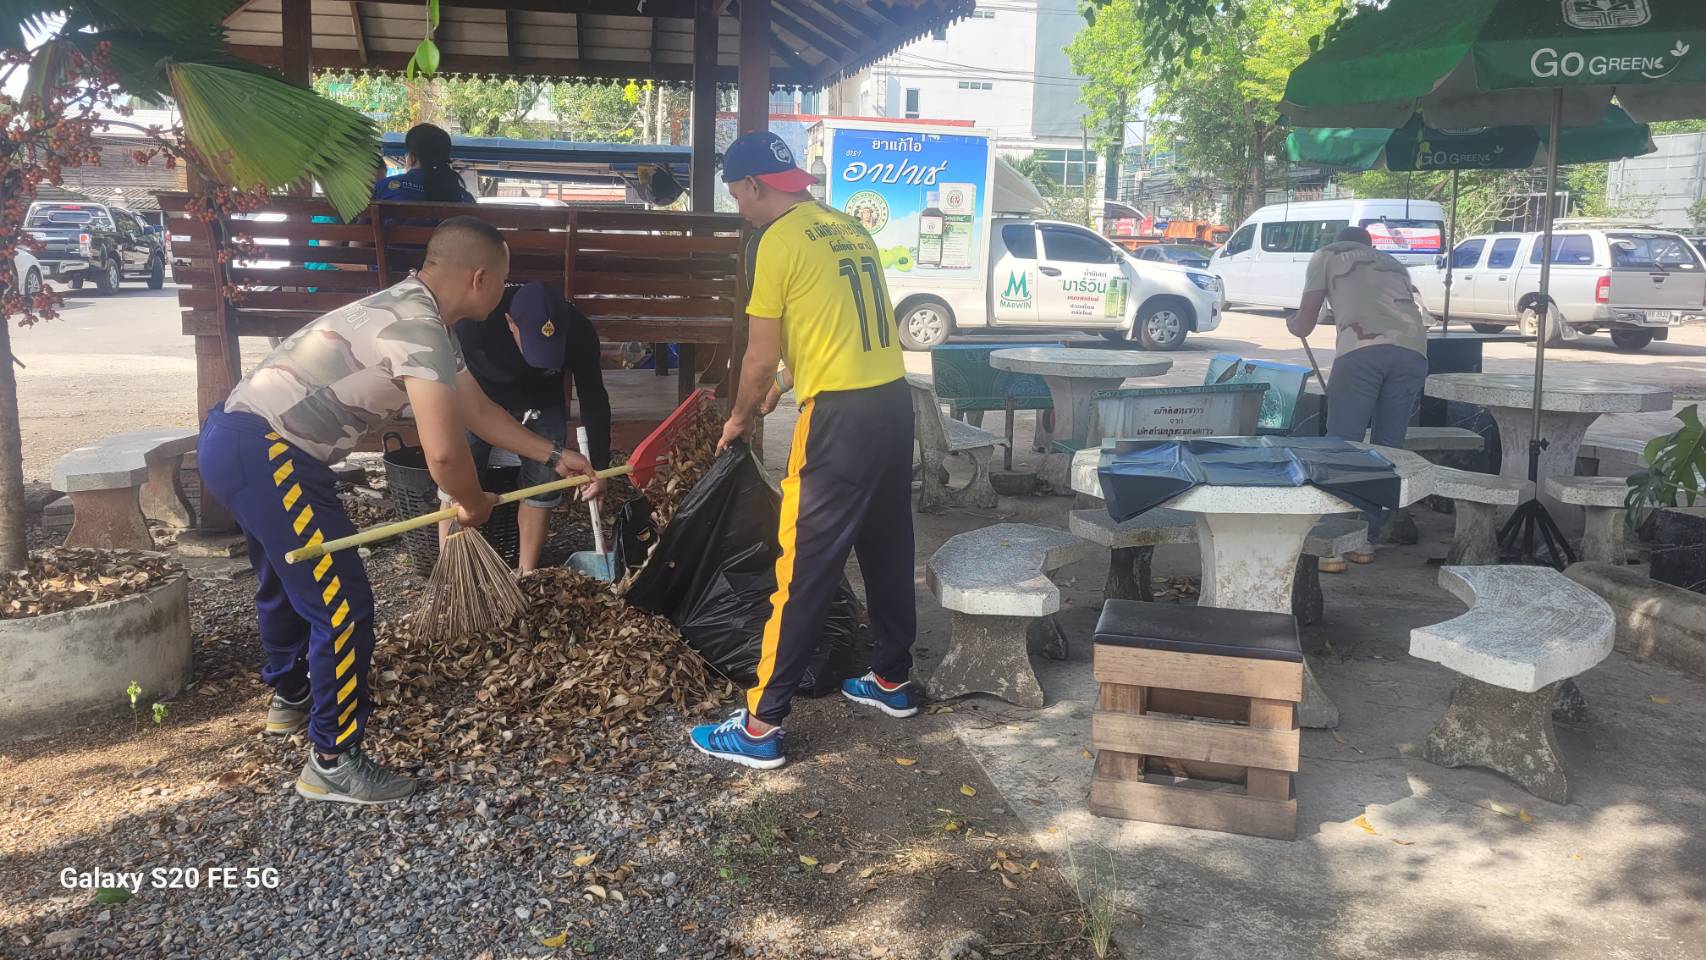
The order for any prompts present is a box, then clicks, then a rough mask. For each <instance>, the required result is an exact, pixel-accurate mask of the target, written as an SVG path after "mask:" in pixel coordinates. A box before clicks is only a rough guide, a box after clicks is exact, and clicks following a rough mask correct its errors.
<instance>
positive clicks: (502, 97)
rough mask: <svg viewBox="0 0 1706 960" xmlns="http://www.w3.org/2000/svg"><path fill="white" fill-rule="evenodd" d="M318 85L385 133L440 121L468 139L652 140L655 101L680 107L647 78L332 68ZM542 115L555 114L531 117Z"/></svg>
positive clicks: (671, 94) (320, 77)
mask: <svg viewBox="0 0 1706 960" xmlns="http://www.w3.org/2000/svg"><path fill="white" fill-rule="evenodd" d="M314 89H315V90H316V91H318V92H319V93H320V95H321V96H323V97H326V98H328V99H331V100H335V101H337V102H338V103H341V104H343V105H344V106H347V107H350V108H352V109H354V110H357V111H359V112H361V113H364V114H366V115H368V116H369V117H372V118H373V119H374V121H375V122H376V123H378V124H379V127H380V129H381V130H383V131H385V132H387V133H401V132H403V131H405V130H408V129H409V128H410V127H412V126H414V125H415V124H416V123H419V122H420V121H422V120H427V119H438V120H439V122H446V121H448V122H449V123H450V124H451V125H453V126H454V127H455V128H456V129H457V130H459V131H461V132H464V133H466V134H468V135H469V136H480V137H515V138H520V139H534V140H546V139H553V138H556V139H564V140H583V141H597V142H604V143H627V142H634V141H640V140H646V139H648V138H647V136H646V130H647V128H646V124H645V122H644V121H645V119H646V117H647V116H651V117H653V119H655V117H656V113H657V112H658V111H657V101H656V99H655V98H656V97H660V96H661V97H665V98H667V99H666V102H665V103H664V105H663V106H664V112H665V113H666V114H667V113H668V111H670V110H674V109H676V108H677V107H678V106H679V104H677V103H676V102H675V101H676V100H678V99H679V96H678V95H677V94H676V92H675V91H666V90H661V89H654V88H653V87H652V85H651V84H649V83H648V84H637V83H629V84H628V85H627V86H626V87H624V86H622V85H620V84H606V83H550V82H542V81H524V80H500V79H495V78H486V77H442V76H441V77H438V78H434V79H424V78H423V79H416V80H404V79H399V78H397V77H391V76H372V75H366V74H349V73H343V72H336V71H332V72H326V73H322V74H320V75H318V76H316V77H315V78H314ZM541 107H543V108H544V110H543V111H540V110H539V108H541ZM648 110H650V111H651V112H650V113H648V112H647V111H648ZM434 111H435V112H434ZM541 112H543V113H545V114H548V115H549V117H550V119H549V120H536V119H530V115H531V116H537V115H538V114H539V113H541ZM657 126H658V125H656V124H654V125H653V129H652V131H651V137H652V138H656V137H657V136H658V132H657V129H656V127H657ZM665 132H666V133H667V131H665Z"/></svg>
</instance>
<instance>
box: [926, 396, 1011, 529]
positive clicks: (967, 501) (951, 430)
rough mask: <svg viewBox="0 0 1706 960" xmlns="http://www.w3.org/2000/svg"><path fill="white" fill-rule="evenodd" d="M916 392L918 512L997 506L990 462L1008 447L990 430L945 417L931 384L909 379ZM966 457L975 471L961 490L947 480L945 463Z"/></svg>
mask: <svg viewBox="0 0 1706 960" xmlns="http://www.w3.org/2000/svg"><path fill="white" fill-rule="evenodd" d="M906 383H907V385H908V386H910V387H911V388H912V424H913V432H914V433H915V434H917V437H918V447H919V451H920V457H919V459H920V460H921V461H923V463H922V468H923V473H922V476H921V477H920V479H921V480H922V483H921V485H920V486H919V489H918V512H919V513H941V512H942V511H943V510H945V509H947V508H948V507H979V508H982V509H985V510H989V509H993V508H994V507H995V505H996V498H995V487H994V486H993V485H992V484H991V482H990V462H991V461H992V460H993V459H994V457H995V448H996V447H997V446H998V445H1000V444H1003V443H1005V442H1006V441H1005V440H1002V439H1001V438H1000V437H998V436H996V435H995V434H993V433H990V432H989V431H988V430H983V429H980V428H978V427H974V426H972V425H971V424H969V423H962V422H960V421H958V420H950V419H948V418H946V417H944V416H942V405H941V401H940V400H938V399H937V398H936V390H935V388H934V387H932V386H931V385H930V382H929V381H927V380H924V379H922V378H919V377H907V378H906ZM954 454H964V455H965V456H967V457H969V458H970V459H971V462H972V468H973V470H974V471H975V472H974V473H973V475H972V478H971V482H969V483H967V484H966V485H965V486H963V487H961V488H960V489H958V490H954V489H952V488H950V487H949V486H948V485H947V483H946V482H945V480H944V479H943V478H945V477H946V476H947V475H948V471H947V468H946V466H945V465H944V462H945V461H946V460H947V458H948V457H949V456H952V455H954Z"/></svg>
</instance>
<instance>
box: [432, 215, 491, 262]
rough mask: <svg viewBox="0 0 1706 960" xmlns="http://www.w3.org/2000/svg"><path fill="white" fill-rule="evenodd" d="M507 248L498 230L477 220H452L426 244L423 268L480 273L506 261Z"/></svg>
mask: <svg viewBox="0 0 1706 960" xmlns="http://www.w3.org/2000/svg"><path fill="white" fill-rule="evenodd" d="M508 253H509V246H508V244H506V243H504V238H503V234H501V233H499V232H498V229H497V228H496V227H494V226H492V225H491V224H489V223H487V222H486V221H484V220H481V219H480V218H478V217H451V218H450V219H449V220H446V221H444V222H443V223H440V224H439V225H438V229H436V230H434V231H433V232H432V239H431V240H429V241H427V250H426V264H425V265H426V266H427V267H433V266H437V267H439V268H441V269H444V268H448V269H451V270H479V269H481V268H483V267H484V268H491V267H496V266H498V265H500V264H505V263H507V262H508V260H509V257H508Z"/></svg>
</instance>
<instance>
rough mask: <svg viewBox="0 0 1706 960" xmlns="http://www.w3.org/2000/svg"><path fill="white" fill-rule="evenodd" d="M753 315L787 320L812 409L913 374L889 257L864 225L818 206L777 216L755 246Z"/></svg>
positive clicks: (786, 353)
mask: <svg viewBox="0 0 1706 960" xmlns="http://www.w3.org/2000/svg"><path fill="white" fill-rule="evenodd" d="M751 250H752V254H751V259H750V262H749V269H748V271H747V276H748V277H750V278H751V282H752V297H751V299H750V300H749V301H748V302H747V309H746V312H747V313H748V314H750V315H751V316H754V317H776V318H780V319H781V321H782V356H783V358H784V359H786V360H787V362H788V369H789V371H790V372H792V373H793V375H794V396H795V398H796V399H797V400H798V401H799V402H800V403H802V404H803V403H805V402H806V401H807V400H810V399H811V398H812V397H813V396H815V395H816V394H818V393H820V392H822V391H824V390H862V389H864V388H866V387H877V386H881V385H883V384H885V383H891V382H893V381H895V380H899V379H900V378H901V377H903V376H905V375H906V368H905V366H904V365H903V364H902V362H901V357H900V337H899V334H898V332H897V330H896V327H895V317H894V305H893V304H891V303H890V302H889V290H888V284H886V283H884V282H883V261H882V255H881V254H879V253H878V252H877V245H876V243H875V242H874V241H872V240H871V235H870V234H869V233H867V232H866V231H865V227H864V226H863V225H862V224H860V223H859V221H857V220H855V219H853V218H852V217H850V216H847V215H846V214H844V213H838V212H836V211H834V210H831V209H830V208H828V207H826V206H824V205H823V204H820V203H818V202H816V201H801V202H800V203H796V204H794V206H793V207H791V208H789V210H788V212H787V213H784V214H783V215H782V216H780V217H778V218H776V220H775V221H774V222H772V223H771V224H770V225H769V226H767V227H765V228H764V230H763V231H762V232H761V233H760V234H759V235H758V238H757V239H756V240H755V241H754V242H753V245H752V247H751Z"/></svg>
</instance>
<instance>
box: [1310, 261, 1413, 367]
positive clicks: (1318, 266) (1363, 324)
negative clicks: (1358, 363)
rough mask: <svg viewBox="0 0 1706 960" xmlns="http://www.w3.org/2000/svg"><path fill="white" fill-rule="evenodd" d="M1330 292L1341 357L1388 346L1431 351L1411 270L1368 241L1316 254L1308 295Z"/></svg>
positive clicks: (1328, 299) (1328, 301)
mask: <svg viewBox="0 0 1706 960" xmlns="http://www.w3.org/2000/svg"><path fill="white" fill-rule="evenodd" d="M1317 290H1324V291H1326V292H1327V304H1328V306H1330V307H1332V308H1333V323H1334V325H1335V326H1337V327H1338V330H1339V334H1338V354H1339V355H1340V356H1343V355H1344V354H1347V353H1349V352H1351V351H1352V350H1357V349H1361V348H1362V347H1373V346H1378V345H1381V344H1389V345H1391V346H1395V347H1403V348H1405V349H1407V350H1414V351H1416V352H1417V353H1419V354H1422V355H1423V356H1426V355H1427V352H1428V318H1427V315H1426V314H1425V313H1423V312H1422V307H1421V304H1419V303H1417V302H1416V293H1415V288H1414V287H1413V286H1412V285H1411V283H1410V271H1409V270H1408V269H1406V268H1405V267H1404V264H1402V263H1400V262H1399V260H1398V258H1397V257H1394V256H1392V255H1391V254H1389V253H1383V252H1381V251H1379V250H1376V249H1374V248H1373V247H1371V246H1369V245H1368V244H1366V243H1352V242H1348V241H1342V240H1341V241H1338V242H1335V243H1329V244H1327V245H1326V246H1324V247H1322V248H1321V249H1319V250H1317V251H1315V255H1314V256H1312V257H1310V258H1309V266H1308V268H1307V269H1306V270H1305V272H1304V281H1303V292H1304V293H1311V292H1314V291H1317Z"/></svg>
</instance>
